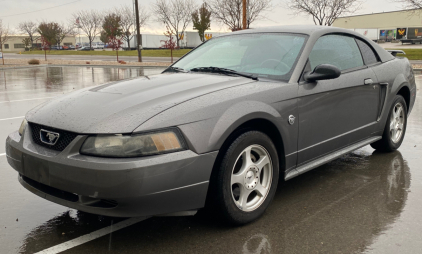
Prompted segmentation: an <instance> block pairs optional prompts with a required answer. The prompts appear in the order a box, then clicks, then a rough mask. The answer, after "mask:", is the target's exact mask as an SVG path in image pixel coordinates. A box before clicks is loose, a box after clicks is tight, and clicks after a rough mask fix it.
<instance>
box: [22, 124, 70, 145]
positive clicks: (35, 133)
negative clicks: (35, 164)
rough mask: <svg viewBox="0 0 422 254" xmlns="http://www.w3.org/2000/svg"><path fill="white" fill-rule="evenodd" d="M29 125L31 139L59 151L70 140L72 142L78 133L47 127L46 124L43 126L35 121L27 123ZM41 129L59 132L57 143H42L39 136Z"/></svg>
mask: <svg viewBox="0 0 422 254" xmlns="http://www.w3.org/2000/svg"><path fill="white" fill-rule="evenodd" d="M29 126H30V127H31V130H32V139H33V140H34V142H35V143H36V144H38V145H40V146H43V147H47V148H50V149H53V150H56V151H59V152H61V151H63V150H64V149H65V148H66V147H67V146H68V145H69V144H70V142H72V141H73V140H74V139H75V138H76V137H77V136H78V134H76V133H73V132H69V131H63V130H58V129H55V128H51V127H47V126H43V125H39V124H35V123H29ZM41 129H44V130H47V131H52V132H57V133H59V134H60V137H59V139H58V140H57V143H56V144H55V145H49V144H46V143H43V142H42V141H41V137H40V131H41Z"/></svg>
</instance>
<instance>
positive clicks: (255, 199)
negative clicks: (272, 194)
mask: <svg viewBox="0 0 422 254" xmlns="http://www.w3.org/2000/svg"><path fill="white" fill-rule="evenodd" d="M272 180H273V165H272V162H271V157H270V154H269V153H268V151H267V150H266V149H265V148H264V147H262V146H259V145H252V146H249V147H247V148H246V149H244V150H243V151H242V153H241V154H240V155H239V157H238V158H237V160H236V163H235V164H234V167H233V170H232V175H231V190H232V191H231V194H232V198H233V201H234V202H235V204H236V206H237V207H238V208H239V209H240V210H242V211H244V212H251V211H253V210H255V209H257V208H258V207H260V206H261V205H262V203H264V201H265V199H266V197H267V195H268V192H269V191H270V188H271V183H272Z"/></svg>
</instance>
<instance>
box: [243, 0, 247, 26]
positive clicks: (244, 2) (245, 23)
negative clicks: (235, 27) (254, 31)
mask: <svg viewBox="0 0 422 254" xmlns="http://www.w3.org/2000/svg"><path fill="white" fill-rule="evenodd" d="M246 28H247V21H246V0H243V29H246Z"/></svg>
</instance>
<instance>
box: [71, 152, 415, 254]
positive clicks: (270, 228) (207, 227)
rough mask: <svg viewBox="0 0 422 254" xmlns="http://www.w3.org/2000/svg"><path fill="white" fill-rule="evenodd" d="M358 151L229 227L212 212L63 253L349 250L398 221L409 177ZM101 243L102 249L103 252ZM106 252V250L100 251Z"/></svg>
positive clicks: (158, 221) (399, 167)
mask: <svg viewBox="0 0 422 254" xmlns="http://www.w3.org/2000/svg"><path fill="white" fill-rule="evenodd" d="M372 151H373V150H372V149H362V150H359V151H357V152H355V153H353V154H350V155H347V156H343V157H342V158H340V159H338V160H336V161H333V162H331V163H329V164H327V165H325V166H322V167H320V168H318V169H316V170H314V171H311V172H309V173H307V174H304V175H302V176H300V177H298V178H295V179H293V180H291V181H289V182H286V183H284V184H282V185H280V187H279V189H278V191H277V194H276V197H275V199H274V201H273V204H272V205H271V207H270V208H269V209H268V211H267V212H266V213H265V215H264V217H263V218H262V219H260V220H258V221H256V222H254V223H251V224H249V225H246V226H243V227H238V228H230V227H228V226H226V225H224V224H223V223H222V222H221V221H220V220H219V218H213V217H212V209H211V211H208V212H203V211H202V212H201V213H200V214H198V215H197V216H195V217H191V218H152V219H150V220H148V221H145V222H142V223H139V224H137V225H134V226H132V227H130V228H127V229H123V230H121V231H118V232H115V233H114V235H113V241H112V242H111V243H109V239H108V238H107V237H103V238H100V239H98V240H95V241H92V242H90V243H88V244H86V245H83V246H79V247H77V248H74V249H71V250H69V251H67V252H66V253H90V251H92V250H95V252H96V253H103V252H105V251H108V246H109V245H110V244H111V245H112V248H111V250H112V251H113V252H115V253H124V252H136V251H140V252H142V253H170V252H171V253H222V252H225V253H248V254H249V253H336V252H341V253H354V252H361V251H363V250H365V248H366V247H367V246H368V245H369V244H371V243H372V241H373V239H374V237H375V236H377V235H378V234H379V233H380V232H382V231H383V230H384V229H385V228H387V227H389V226H390V225H391V224H392V223H394V221H395V220H396V219H397V218H398V217H399V216H400V213H401V212H402V210H403V207H404V206H405V204H406V199H407V191H408V187H409V184H410V172H409V167H408V165H407V163H406V161H404V160H403V157H402V155H401V154H400V152H395V153H391V154H378V153H374V154H372ZM102 246H104V247H102ZM106 247H107V248H106Z"/></svg>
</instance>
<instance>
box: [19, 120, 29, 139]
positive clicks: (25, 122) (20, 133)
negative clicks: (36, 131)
mask: <svg viewBox="0 0 422 254" xmlns="http://www.w3.org/2000/svg"><path fill="white" fill-rule="evenodd" d="M27 125H28V122H27V121H26V119H23V121H22V123H21V127H19V135H21V136H22V135H23V130H25V128H26V126H27Z"/></svg>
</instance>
